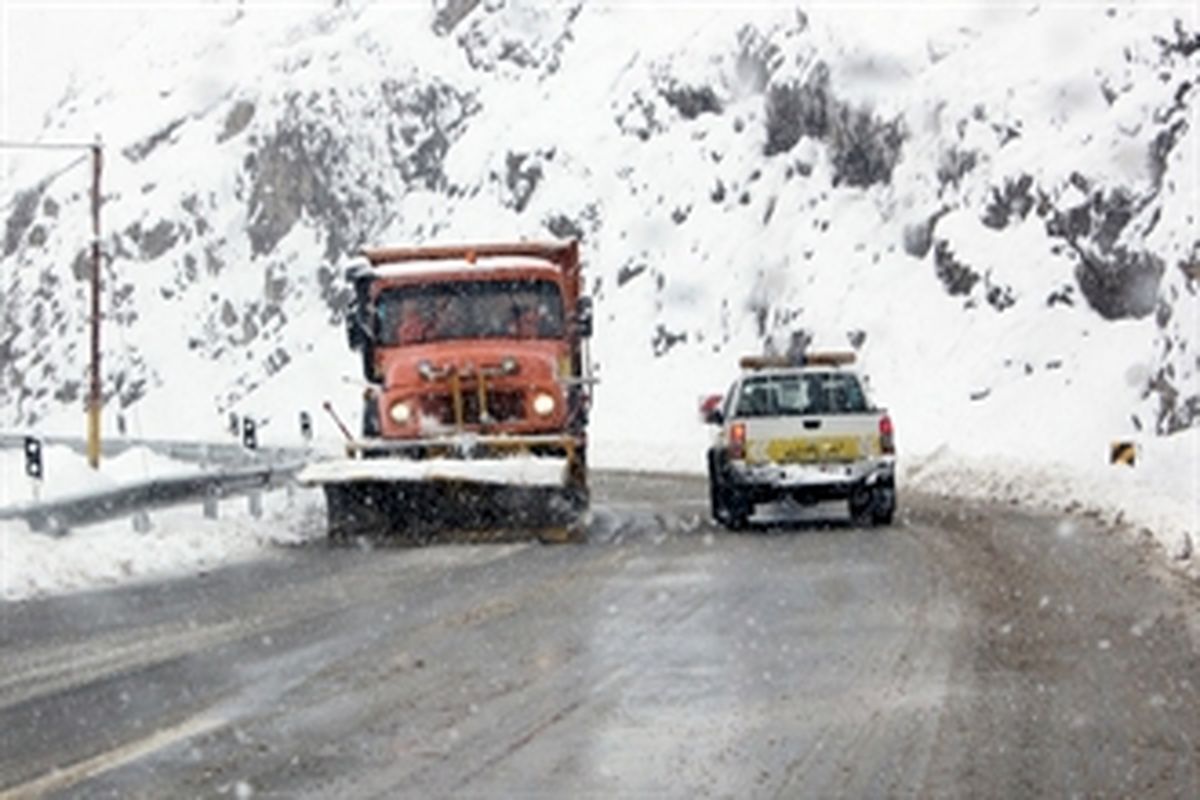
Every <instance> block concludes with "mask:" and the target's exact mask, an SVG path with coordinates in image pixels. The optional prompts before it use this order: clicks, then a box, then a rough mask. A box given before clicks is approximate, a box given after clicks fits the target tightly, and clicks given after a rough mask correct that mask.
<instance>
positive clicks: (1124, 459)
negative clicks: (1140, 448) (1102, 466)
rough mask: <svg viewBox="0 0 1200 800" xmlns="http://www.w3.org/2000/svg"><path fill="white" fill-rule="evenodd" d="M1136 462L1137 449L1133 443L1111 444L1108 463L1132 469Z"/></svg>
mask: <svg viewBox="0 0 1200 800" xmlns="http://www.w3.org/2000/svg"><path fill="white" fill-rule="evenodd" d="M1136 462H1137V447H1136V446H1135V445H1134V443H1133V442H1113V443H1112V446H1111V447H1110V448H1109V451H1108V463H1110V464H1125V465H1126V466H1130V467H1132V466H1133V465H1134V464H1135V463H1136Z"/></svg>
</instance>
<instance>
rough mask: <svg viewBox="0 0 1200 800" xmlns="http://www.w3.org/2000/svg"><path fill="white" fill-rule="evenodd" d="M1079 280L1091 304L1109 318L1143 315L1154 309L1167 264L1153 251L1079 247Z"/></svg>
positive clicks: (1076, 274)
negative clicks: (1099, 251)
mask: <svg viewBox="0 0 1200 800" xmlns="http://www.w3.org/2000/svg"><path fill="white" fill-rule="evenodd" d="M1076 252H1078V253H1079V256H1080V261H1079V264H1078V265H1077V266H1076V267H1075V279H1076V280H1077V281H1078V282H1079V289H1080V291H1082V292H1083V296H1084V297H1085V298H1087V301H1088V304H1089V305H1090V306H1091V307H1092V308H1093V309H1095V311H1096V312H1097V313H1098V314H1100V316H1102V317H1104V318H1105V319H1125V318H1127V317H1134V318H1138V319H1140V318H1142V317H1145V316H1148V315H1149V314H1152V313H1153V312H1154V307H1155V303H1156V300H1157V297H1158V286H1159V282H1160V281H1161V279H1162V274H1163V263H1162V260H1161V259H1159V258H1158V256H1156V255H1154V254H1153V253H1144V252H1136V251H1130V250H1127V249H1126V248H1124V247H1118V248H1115V249H1113V250H1111V251H1109V252H1104V253H1097V252H1094V251H1092V250H1091V249H1089V248H1085V247H1084V246H1082V245H1077V246H1076Z"/></svg>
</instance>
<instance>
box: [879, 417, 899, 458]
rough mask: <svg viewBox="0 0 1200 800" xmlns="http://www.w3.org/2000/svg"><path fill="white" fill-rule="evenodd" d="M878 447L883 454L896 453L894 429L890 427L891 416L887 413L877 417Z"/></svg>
mask: <svg viewBox="0 0 1200 800" xmlns="http://www.w3.org/2000/svg"><path fill="white" fill-rule="evenodd" d="M879 449H880V450H882V451H883V453H884V455H889V456H890V455H895V454H896V429H895V428H894V427H892V418H891V417H889V416H888V415H887V414H884V415H883V416H882V417H880V418H879Z"/></svg>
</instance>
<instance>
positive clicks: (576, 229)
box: [546, 214, 583, 240]
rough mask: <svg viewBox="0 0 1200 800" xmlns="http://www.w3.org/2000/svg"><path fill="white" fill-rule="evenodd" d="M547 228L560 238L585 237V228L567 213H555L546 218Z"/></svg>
mask: <svg viewBox="0 0 1200 800" xmlns="http://www.w3.org/2000/svg"><path fill="white" fill-rule="evenodd" d="M546 230H548V231H550V232H551V233H552V234H554V235H555V236H556V237H557V238H559V239H575V240H582V239H583V228H581V227H580V226H579V225H577V224H575V222H574V220H572V219H571V218H570V217H568V216H567V215H565V214H555V215H553V216H552V217H550V218H549V219H548V220H546Z"/></svg>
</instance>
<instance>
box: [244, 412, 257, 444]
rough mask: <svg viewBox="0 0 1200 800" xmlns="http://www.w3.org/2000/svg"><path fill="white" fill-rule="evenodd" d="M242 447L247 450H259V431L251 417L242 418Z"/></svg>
mask: <svg viewBox="0 0 1200 800" xmlns="http://www.w3.org/2000/svg"><path fill="white" fill-rule="evenodd" d="M242 446H243V447H245V448H246V449H247V450H257V449H258V430H257V428H256V426H255V424H254V420H252V419H250V418H249V417H242Z"/></svg>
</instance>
